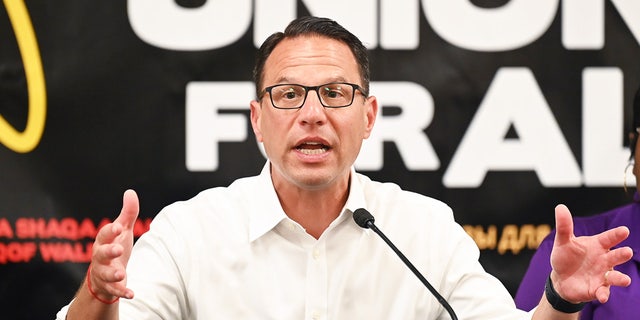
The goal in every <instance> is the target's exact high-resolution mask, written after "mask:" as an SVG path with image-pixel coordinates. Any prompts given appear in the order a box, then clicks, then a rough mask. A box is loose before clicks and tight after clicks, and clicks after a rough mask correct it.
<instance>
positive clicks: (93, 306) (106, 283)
mask: <svg viewBox="0 0 640 320" xmlns="http://www.w3.org/2000/svg"><path fill="white" fill-rule="evenodd" d="M139 211H140V205H139V202H138V196H137V195H136V193H135V191H133V190H127V191H125V192H124V196H123V200H122V210H121V211H120V215H118V217H117V218H116V220H115V221H113V222H112V223H109V224H107V225H105V226H103V227H102V228H100V230H99V231H98V234H97V235H96V240H95V242H94V243H93V248H92V256H91V264H90V265H89V270H87V277H86V281H84V283H83V284H82V286H81V287H80V290H78V293H77V294H76V297H75V299H74V301H73V302H72V303H71V305H70V306H69V310H68V313H67V319H70V320H71V319H83V320H86V319H118V303H115V302H116V301H117V300H118V299H119V298H126V299H131V298H133V291H132V290H131V289H128V288H127V273H126V267H127V263H128V262H129V257H130V256H131V249H132V248H133V227H134V225H135V222H136V219H137V218H138V213H139Z"/></svg>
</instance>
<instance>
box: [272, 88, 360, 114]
mask: <svg viewBox="0 0 640 320" xmlns="http://www.w3.org/2000/svg"><path fill="white" fill-rule="evenodd" d="M332 84H343V85H348V86H350V87H351V88H353V95H352V96H351V102H349V104H347V105H344V106H327V105H325V104H324V102H322V98H321V97H320V91H319V90H320V88H321V87H324V86H328V85H332ZM280 86H298V87H301V88H304V99H302V103H300V105H299V106H297V107H295V108H282V107H278V106H276V104H275V103H274V102H273V95H272V94H271V90H272V89H273V88H275V87H280ZM356 90H358V91H360V93H361V94H362V95H363V96H365V97H367V96H368V95H369V94H368V92H366V91H365V90H364V88H362V87H361V86H360V85H357V84H355V83H349V82H340V81H337V82H329V83H325V84H321V85H317V86H304V85H301V84H297V83H279V84H274V85H272V86H268V87H266V88H264V90H262V94H261V95H260V99H262V98H263V97H264V95H265V94H267V93H268V94H269V101H270V102H271V106H272V107H274V108H276V109H280V110H296V109H300V108H302V107H303V106H304V103H305V102H306V101H307V97H308V96H309V91H315V92H316V95H317V96H318V101H320V104H321V105H322V106H323V107H324V108H330V109H340V108H346V107H348V106H350V105H352V104H353V101H355V97H356Z"/></svg>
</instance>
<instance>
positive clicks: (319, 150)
mask: <svg viewBox="0 0 640 320" xmlns="http://www.w3.org/2000/svg"><path fill="white" fill-rule="evenodd" d="M298 151H300V152H302V153H304V154H310V155H311V154H321V153H323V152H326V151H327V148H320V149H303V148H298Z"/></svg>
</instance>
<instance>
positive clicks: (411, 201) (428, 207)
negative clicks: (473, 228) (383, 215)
mask: <svg viewBox="0 0 640 320" xmlns="http://www.w3.org/2000/svg"><path fill="white" fill-rule="evenodd" d="M358 179H359V180H360V183H361V185H362V187H363V190H364V194H365V198H366V201H367V203H368V204H369V205H372V206H379V207H388V206H389V204H393V205H392V206H393V208H395V209H396V211H404V212H414V213H416V214H419V215H423V216H424V215H425V213H426V215H436V216H440V217H442V218H445V219H453V212H452V210H451V207H449V205H447V204H446V203H444V202H443V201H441V200H439V199H436V198H433V197H430V196H427V195H424V194H421V193H417V192H414V191H410V190H405V189H403V188H402V187H400V186H399V185H398V184H397V183H395V182H381V181H376V180H372V179H371V178H369V177H367V176H365V175H362V174H359V176H358Z"/></svg>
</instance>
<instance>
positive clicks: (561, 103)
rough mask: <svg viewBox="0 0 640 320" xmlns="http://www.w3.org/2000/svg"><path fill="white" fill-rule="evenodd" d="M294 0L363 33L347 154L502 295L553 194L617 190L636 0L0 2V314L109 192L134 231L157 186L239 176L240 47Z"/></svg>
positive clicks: (108, 213) (31, 291)
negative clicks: (450, 241)
mask: <svg viewBox="0 0 640 320" xmlns="http://www.w3.org/2000/svg"><path fill="white" fill-rule="evenodd" d="M309 14H313V15H318V16H327V17H331V18H333V19H335V20H337V21H338V22H340V23H341V24H342V25H344V26H345V27H347V28H348V29H350V30H351V31H353V32H354V33H356V34H357V35H358V36H359V37H361V39H362V40H363V41H364V42H365V43H366V44H367V46H368V48H369V49H370V53H371V59H372V84H371V93H372V95H375V96H377V97H378V99H379V102H380V104H381V107H382V112H381V114H380V116H379V118H378V120H377V123H376V128H375V129H374V132H373V134H372V137H371V138H370V139H368V140H367V141H366V143H365V146H364V147H363V150H362V152H361V154H360V156H359V158H358V160H357V162H356V168H357V169H358V170H359V171H361V172H363V173H365V174H367V175H369V176H370V177H372V178H373V179H377V180H381V181H393V182H396V183H398V184H399V185H400V186H402V187H403V188H404V189H407V190H411V191H416V192H419V193H422V194H425V195H429V196H433V197H435V198H438V199H441V200H443V201H445V202H446V203H448V204H449V205H450V206H451V207H452V208H453V210H454V214H455V216H456V219H457V221H458V222H459V223H460V224H462V225H463V226H464V227H465V229H466V230H467V232H468V233H469V234H470V235H471V236H472V237H473V238H474V239H475V240H476V243H477V244H478V246H479V247H480V249H481V262H482V263H483V265H484V266H485V268H486V269H487V271H489V272H490V273H492V274H494V275H495V276H497V277H498V278H499V279H500V280H502V281H503V282H504V284H505V286H506V287H507V288H508V289H509V290H510V292H511V293H512V294H513V293H515V290H516V288H517V285H518V283H519V281H520V279H521V277H522V275H523V273H524V270H525V269H526V267H527V264H528V261H529V259H530V257H531V255H532V253H533V252H534V250H535V248H536V247H537V245H538V243H539V241H540V240H541V239H542V237H544V236H545V235H546V234H547V233H548V232H549V230H550V228H552V227H553V223H554V222H553V208H554V206H555V205H556V204H558V203H565V204H567V205H568V206H569V208H570V209H571V211H572V213H573V214H574V215H576V216H586V215H591V214H595V213H598V212H601V211H604V210H606V209H610V208H613V207H615V206H618V205H622V204H625V203H627V202H628V201H630V199H631V196H632V194H633V192H634V191H635V180H634V177H633V176H632V174H631V173H630V172H629V173H628V174H626V176H625V172H624V171H625V167H626V165H627V163H628V160H629V150H628V135H627V132H629V131H630V130H631V128H630V127H631V125H630V121H631V102H632V101H631V100H632V97H633V94H634V92H635V90H636V88H637V87H638V86H640V59H639V57H640V46H639V43H640V4H639V2H636V1H623V0H611V1H604V0H592V1H584V0H564V1H559V0H511V1H507V0H503V1H480V0H474V1H466V0H422V1H418V0H401V1H397V0H393V1H391V0H378V1H376V0H354V1H338V0H322V1H318V0H306V1H294V0H289V1H285V0H278V1H275V0H274V1H249V0H216V1H213V0H209V1H206V0H199V1H197V0H191V1H189V0H129V1H97V2H96V1H79V0H65V1H23V0H3V6H0V296H1V297H2V299H0V305H1V306H2V310H3V316H2V318H3V319H46V318H49V319H51V318H53V317H54V315H55V313H56V311H57V310H58V309H59V308H60V307H61V306H63V305H64V304H66V303H67V302H68V301H69V300H70V299H71V298H72V297H73V295H74V293H75V291H76V289H77V288H78V286H79V284H80V283H81V281H82V278H83V276H84V275H85V272H86V268H87V262H88V261H89V259H90V254H91V244H92V242H93V238H94V237H95V234H96V230H97V229H98V228H99V227H100V226H101V225H103V224H105V223H107V222H108V221H110V219H113V218H115V217H116V216H117V214H118V212H119V210H120V206H121V198H122V193H123V192H124V190H126V189H128V188H132V189H135V190H136V191H137V192H138V195H139V196H140V201H141V215H140V220H139V221H138V224H137V225H136V234H137V235H140V234H142V233H143V232H145V231H146V230H147V229H148V227H149V223H150V221H151V219H152V218H153V217H154V215H155V214H156V213H157V212H158V211H159V210H160V209H161V208H162V207H164V206H166V205H167V204H169V203H171V202H174V201H177V200H184V199H187V198H190V197H192V196H194V195H195V194H196V193H197V192H199V191H200V190H203V189H206V188H210V187H215V186H226V185H228V184H229V183H230V182H231V181H233V180H234V179H236V178H238V177H241V176H246V175H253V174H257V173H258V172H259V170H260V168H261V167H262V165H263V164H264V161H265V158H264V156H263V153H262V152H261V149H260V146H259V145H258V144H257V143H256V141H255V138H254V137H253V133H252V131H251V128H250V121H249V118H248V115H249V101H250V100H251V99H253V98H254V95H255V94H254V87H253V84H252V83H251V69H252V66H253V58H254V53H255V50H256V46H257V45H258V44H259V43H260V42H261V41H262V40H263V39H264V38H265V37H266V36H268V35H269V34H270V33H272V32H274V31H279V30H282V29H283V27H284V26H285V25H286V24H287V23H288V22H289V21H290V20H291V19H293V18H295V17H297V16H301V15H309ZM625 183H626V184H627V185H628V186H629V189H628V190H625V188H624V187H623V186H624V184H625ZM427 277H428V276H427Z"/></svg>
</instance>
